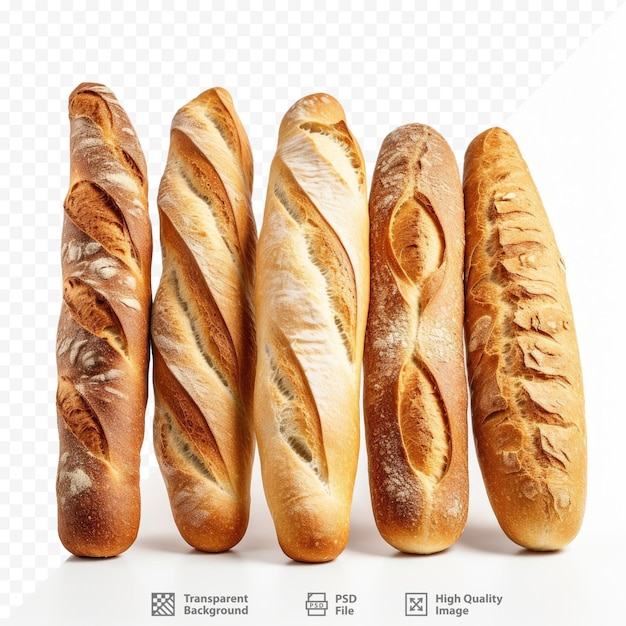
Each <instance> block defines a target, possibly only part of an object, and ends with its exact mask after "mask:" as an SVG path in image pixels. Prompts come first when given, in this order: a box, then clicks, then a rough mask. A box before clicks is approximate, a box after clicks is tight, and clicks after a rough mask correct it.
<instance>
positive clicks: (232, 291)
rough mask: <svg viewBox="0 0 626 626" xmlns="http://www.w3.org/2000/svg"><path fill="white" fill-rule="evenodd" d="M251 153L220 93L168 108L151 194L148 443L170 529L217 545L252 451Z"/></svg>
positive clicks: (233, 520)
mask: <svg viewBox="0 0 626 626" xmlns="http://www.w3.org/2000/svg"><path fill="white" fill-rule="evenodd" d="M252 170H253V162H252V153H251V149H250V144H249V142H248V138H247V135H246V133H245V130H244V128H243V126H242V124H241V122H240V120H239V117H238V116H237V113H236V111H235V109H234V106H233V102H232V99H231V97H230V94H229V93H228V92H227V91H225V90H224V89H221V88H216V89H210V90H208V91H205V92H204V93H202V94H200V95H199V96H198V97H197V98H195V99H194V100H192V101H191V102H189V103H188V104H187V105H185V106H184V107H182V108H181V109H180V110H179V111H178V112H177V113H176V115H175V117H174V119H173V122H172V128H171V142H170V149H169V154H168V159H167V165H166V167H165V171H164V174H163V177H162V179H161V184H160V187H159V193H158V206H159V217H160V230H161V245H162V252H163V274H162V276H161V280H160V283H159V287H158V289H157V293H156V295H155V299H154V305H153V313H152V329H151V330H152V345H153V353H154V393H155V416H154V429H153V437H154V447H155V452H156V455H157V459H158V462H159V466H160V469H161V472H162V475H163V478H164V480H165V484H166V487H167V491H168V494H169V499H170V505H171V509H172V513H173V515H174V520H175V522H176V525H177V527H178V530H179V531H180V533H181V535H182V537H183V538H184V539H185V541H187V542H188V543H189V544H190V545H191V546H193V547H195V548H196V549H198V550H202V551H205V552H221V551H224V550H228V549H230V548H232V547H233V546H234V545H236V544H237V543H238V542H239V541H240V539H241V538H242V537H243V535H244V533H245V531H246V528H247V525H248V516H249V508H250V478H251V471H252V462H253V458H254V433H253V426H252V413H251V402H252V386H253V382H254V369H255V368H254V362H255V357H256V349H255V335H254V313H253V307H252V291H251V290H252V285H253V280H254V255H255V248H256V226H255V223H254V217H253V214H252V208H251V196H252V176H253V171H252Z"/></svg>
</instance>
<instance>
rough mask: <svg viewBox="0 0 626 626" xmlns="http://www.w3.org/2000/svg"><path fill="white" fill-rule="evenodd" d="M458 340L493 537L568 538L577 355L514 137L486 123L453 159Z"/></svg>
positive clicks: (579, 436) (577, 519) (576, 517)
mask: <svg viewBox="0 0 626 626" xmlns="http://www.w3.org/2000/svg"><path fill="white" fill-rule="evenodd" d="M463 182H464V193H465V210H466V239H467V248H466V263H465V265H466V345H467V357H468V375H469V383H470V391H471V405H472V421H473V429H474V438H475V441H476V449H477V454H478V460H479V462H480V466H481V470H482V474H483V478H484V481H485V486H486V490H487V494H488V496H489V499H490V501H491V504H492V507H493V509H494V512H495V514H496V517H497V519H498V521H499V523H500V525H501V527H502V529H503V530H504V532H505V533H506V534H507V535H508V536H509V537H510V538H511V539H512V540H513V541H514V542H516V543H518V544H519V545H521V546H524V547H526V548H529V549H532V550H555V549H559V548H562V547H563V546H565V545H566V544H567V543H569V542H570V541H571V540H572V539H573V538H574V537H575V536H576V534H577V533H578V530H579V528H580V525H581V523H582V518H583V513H584V506H585V497H586V427H585V415H584V397H583V385H582V373H581V365H580V357H579V353H578V346H577V341H576V333H575V329H574V320H573V317H572V309H571V304H570V300H569V295H568V291H567V286H566V281H565V267H564V264H563V261H562V259H561V256H560V254H559V251H558V249H557V246H556V242H555V238H554V234H553V232H552V228H551V226H550V223H549V221H548V217H547V215H546V212H545V210H544V207H543V204H542V201H541V198H540V197H539V194H538V192H537V188H536V186H535V184H534V181H533V180H532V178H531V175H530V172H529V170H528V167H527V165H526V163H525V161H524V160H523V158H522V156H521V154H520V151H519V148H518V146H517V144H516V142H515V140H514V139H513V138H512V137H511V135H509V133H507V132H506V131H504V130H502V129H500V128H492V129H490V130H487V131H485V132H483V133H481V134H480V135H479V136H478V137H476V138H475V139H474V140H473V141H472V142H471V144H470V145H469V147H468V148H467V152H466V155H465V170H464V181H463Z"/></svg>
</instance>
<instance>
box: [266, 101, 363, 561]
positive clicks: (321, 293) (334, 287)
mask: <svg viewBox="0 0 626 626" xmlns="http://www.w3.org/2000/svg"><path fill="white" fill-rule="evenodd" d="M368 230H369V226H368V216H367V199H366V180H365V167H364V162H363V156H362V154H361V150H360V148H359V146H358V144H357V142H356V141H355V139H354V137H353V136H352V134H351V133H350V131H349V130H348V127H347V125H346V121H345V114H344V111H343V109H342V107H341V105H340V104H339V103H338V102H337V101H336V100H335V99H334V98H332V97H331V96H328V95H325V94H314V95H310V96H307V97H305V98H303V99H301V100H299V101H298V102H297V103H296V104H294V105H293V106H292V107H291V108H290V109H289V111H288V112H287V114H286V115H285V117H284V118H283V121H282V124H281V126H280V131H279V136H278V147H277V152H276V155H275V157H274V160H273V162H272V167H271V171H270V178H269V183H268V190H267V199H266V205H265V214H264V218H263V225H262V228H261V234H260V237H259V249H258V254H257V283H256V290H255V305H256V311H257V345H258V353H257V354H258V359H257V373H256V387H255V397H254V418H255V427H256V433H257V441H258V446H259V457H260V460H261V470H262V476H263V485H264V489H265V494H266V497H267V502H268V505H269V509H270V512H271V514H272V516H273V519H274V523H275V526H276V532H277V535H278V541H279V543H280V546H281V547H282V549H283V551H284V552H285V554H287V555H288V556H289V557H290V558H292V559H294V560H299V561H328V560H331V559H333V558H335V557H336V556H337V555H338V554H340V553H341V551H342V550H343V549H344V547H345V545H346V542H347V540H348V535H349V518H350V508H351V503H352V492H353V486H354V479H355V474H356V466H357V457H358V450H359V391H360V376H361V364H362V352H363V336H364V332H365V323H366V316H367V305H368V290H369V261H368V256H369V254H368Z"/></svg>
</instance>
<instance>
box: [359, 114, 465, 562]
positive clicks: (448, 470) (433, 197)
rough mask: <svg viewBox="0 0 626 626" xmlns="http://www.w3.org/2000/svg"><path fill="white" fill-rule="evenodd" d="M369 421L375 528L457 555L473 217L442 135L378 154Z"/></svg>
mask: <svg viewBox="0 0 626 626" xmlns="http://www.w3.org/2000/svg"><path fill="white" fill-rule="evenodd" d="M369 207H370V221H371V230H370V258H371V293H370V310H369V317H368V322H367V331H366V336H365V352H364V403H363V404H364V417H365V436H366V442H367V451H368V466H369V482H370V493H371V498H372V508H373V511H374V518H375V521H376V525H377V527H378V529H379V531H380V533H381V535H382V537H383V538H384V539H385V540H386V541H387V542H388V543H389V544H391V545H392V546H394V547H395V548H396V549H398V550H401V551H403V552H409V553H418V554H430V553H433V552H438V551H441V550H444V549H445V548H448V547H449V546H450V545H452V544H453V543H454V542H455V541H456V540H457V539H458V538H459V536H460V535H461V533H462V531H463V528H464V526H465V521H466V518H467V506H468V470H467V385H466V379H465V363H464V358H463V357H464V355H463V309H464V302H463V250H464V240H465V233H464V213H463V194H462V190H461V180H460V176H459V170H458V167H457V164H456V161H455V158H454V154H453V153H452V150H451V149H450V147H449V146H448V144H447V143H446V141H445V140H444V138H443V137H441V135H439V133H437V132H436V131H434V130H433V129H432V128H429V127H428V126H424V125H421V124H409V125H406V126H402V127H400V128H398V129H396V130H395V131H393V132H392V133H391V134H389V135H388V136H387V137H386V138H385V140H384V142H383V144H382V146H381V149H380V153H379V155H378V160H377V163H376V168H375V171H374V176H373V179H372V188H371V192H370V202H369Z"/></svg>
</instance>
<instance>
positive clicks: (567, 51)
mask: <svg viewBox="0 0 626 626" xmlns="http://www.w3.org/2000/svg"><path fill="white" fill-rule="evenodd" d="M521 4H522V3H519V5H520V6H516V7H515V10H512V9H511V8H510V7H509V5H508V4H507V3H502V2H495V1H479V0H470V1H468V2H463V3H460V2H454V1H453V0H444V1H443V2H434V0H427V1H426V2H421V3H415V2H413V1H409V0H392V1H391V2H388V3H386V4H385V5H384V8H383V5H382V4H380V5H379V6H377V5H376V4H375V3H371V2H353V3H350V5H349V6H350V8H345V7H344V5H341V7H340V6H339V4H338V3H337V2H329V1H326V0H320V2H316V3H315V4H312V5H310V6H309V7H306V8H303V9H299V8H295V7H296V4H294V3H288V2H286V1H285V0H280V1H279V2H275V3H269V2H267V3H254V2H252V1H251V0H228V1H226V0H222V1H221V2H212V3H210V8H209V5H207V3H205V2H200V0H182V1H181V0H176V1H175V0H163V1H161V2H150V3H145V2H143V3H142V2H138V1H132V0H127V1H122V0H111V1H110V2H107V3H104V4H102V5H101V6H100V5H97V4H94V3H88V2H86V1H85V0H78V1H76V2H73V3H67V2H63V1H62V0H50V1H49V2H47V3H40V2H36V0H20V1H19V2H18V1H17V0H8V1H7V2H5V3H3V4H2V7H1V8H0V90H1V91H2V93H3V94H4V97H3V98H1V99H0V114H1V115H2V119H3V124H1V125H0V144H1V145H2V146H3V149H2V151H0V207H1V208H0V223H1V225H2V228H0V302H2V304H1V305H0V374H2V375H0V393H1V394H2V397H3V402H2V404H0V411H1V412H2V415H0V419H1V420H2V423H3V425H4V428H2V429H1V430H0V459H1V460H0V463H1V464H2V465H1V466H0V546H2V547H1V549H0V617H7V616H8V615H9V613H10V609H11V607H12V606H15V605H18V604H20V603H21V602H22V600H23V597H24V594H25V593H28V592H30V591H32V589H33V586H34V585H35V583H36V582H37V581H41V580H43V579H45V578H46V576H47V575H48V572H49V570H50V568H52V567H55V566H56V565H57V564H59V563H60V562H61V561H62V559H64V558H66V556H67V554H66V553H65V552H64V551H63V549H62V548H61V547H60V545H59V542H58V538H57V534H56V503H55V495H54V483H55V472H56V462H57V444H56V441H57V433H56V417H55V409H54V405H55V390H56V368H55V356H54V354H55V350H54V347H55V333H56V323H57V316H58V311H59V307H60V301H61V300H60V293H61V287H60V265H59V263H60V252H59V246H60V244H59V242H60V235H61V225H62V204H63V198H64V196H65V194H66V192H67V184H68V161H69V153H68V144H69V140H68V135H69V124H68V118H67V97H68V95H69V93H70V92H71V90H72V89H73V88H74V87H75V86H76V85H77V84H78V83H79V82H81V81H84V80H93V81H98V82H103V83H105V84H107V85H109V86H110V87H111V88H112V89H113V91H114V92H115V93H116V95H117V96H118V98H119V100H120V102H121V103H122V105H123V106H124V107H125V108H126V110H127V112H128V114H129V116H130V118H131V120H132V121H133V123H134V125H135V127H136V130H137V133H138V135H139V138H140V140H141V143H142V146H143V148H144V151H145V153H146V158H147V162H148V169H149V176H150V179H149V183H150V202H151V214H152V217H153V220H154V224H155V243H156V244H157V245H156V247H155V255H154V274H153V275H154V280H155V284H156V281H157V279H158V277H159V276H160V263H161V260H160V254H159V249H158V234H157V233H158V231H157V228H158V219H157V213H156V192H157V189H158V185H159V178H160V175H161V173H162V171H163V167H164V164H165V160H166V157H167V148H168V143H169V127H170V123H171V119H172V116H173V114H174V113H175V111H176V110H177V109H178V108H179V107H180V106H182V105H183V104H184V103H185V102H187V101H188V100H190V99H191V98H193V97H195V96H196V95H197V94H198V93H199V92H200V91H202V90H204V89H206V88H208V87H211V86H215V85H221V86H223V87H225V88H227V89H228V90H229V91H230V92H231V94H232V96H233V99H234V102H235V104H236V106H237V109H238V112H239V115H240V117H241V119H242V121H243V123H244V125H245V126H246V128H247V130H248V133H249V136H250V140H251V144H252V148H253V154H254V158H255V163H254V165H255V182H254V195H253V202H254V207H255V215H256V218H257V223H259V224H260V221H261V215H262V211H263V204H264V196H265V185H266V181H267V177H268V173H269V167H270V163H271V160H272V157H273V154H274V150H275V147H276V137H277V130H278V125H279V123H280V120H281V117H282V115H283V114H284V112H285V111H286V110H287V108H288V107H289V106H290V105H291V104H292V103H293V102H294V101H295V100H297V99H298V98H300V97H302V96H303V95H306V94H307V93H311V92H314V91H327V92H329V93H331V94H333V95H334V96H335V97H337V98H338V99H339V100H340V101H341V102H342V104H343V105H344V108H345V109H346V114H347V119H348V122H349V124H350V126H351V128H352V130H353V132H354V134H355V135H356V137H357V138H358V140H359V141H360V143H361V147H362V149H363V152H364V155H365V158H366V162H367V167H368V171H369V173H371V171H372V170H373V167H374V163H375V160H376V156H377V153H378V149H379V147H380V144H381V142H382V140H383V138H384V137H385V135H386V134H387V133H388V132H390V131H391V130H393V129H394V128H395V127H397V126H399V125H400V124H404V123H409V122H415V121H420V122H424V123H427V124H430V125H432V126H434V127H435V128H437V129H438V130H439V131H440V132H441V133H442V134H443V135H444V137H446V138H447V139H448V141H449V142H450V144H451V145H452V147H453V149H454V150H455V153H456V154H457V156H458V159H459V160H460V159H461V158H462V153H463V150H464V148H465V146H466V145H467V142H468V140H469V139H470V138H471V137H473V136H474V135H476V134H477V133H478V132H480V131H481V130H483V129H484V128H485V127H487V126H491V125H496V124H502V123H503V122H505V121H506V118H507V116H509V115H510V114H511V113H513V112H514V111H515V110H516V109H517V108H518V107H519V106H520V105H521V104H522V103H523V102H524V101H526V100H527V99H528V98H529V97H531V95H532V94H533V92H534V91H535V90H537V89H538V88H539V87H540V86H541V85H542V83H543V82H544V81H545V80H546V79H547V78H548V77H549V76H550V75H551V74H552V73H554V72H555V71H556V70H557V68H558V67H559V66H560V65H561V64H563V63H564V62H566V61H567V59H568V58H569V56H570V55H571V54H573V53H574V52H575V51H576V50H577V49H578V48H579V47H580V46H581V45H582V43H583V42H584V41H585V40H586V39H587V38H588V37H590V36H592V35H593V33H594V31H595V30H596V29H597V28H598V27H599V26H601V25H602V24H603V23H604V22H605V21H606V20H607V19H609V17H610V16H611V14H612V13H613V12H614V11H617V10H618V9H620V7H621V5H622V4H623V2H621V1H619V0H609V1H607V2H603V3H598V2H591V1H581V2H577V3H574V4H575V5H576V8H575V9H573V8H572V3H570V2H566V1H565V0H557V1H556V2H553V3H549V5H548V4H547V3H541V2H539V1H538V0H531V1H530V2H527V3H523V6H521ZM151 411H152V404H151V403H150V404H149V406H148V411H147V424H146V433H147V437H146V440H147V444H146V445H145V446H144V452H143V456H142V473H143V475H144V476H145V475H146V474H147V473H149V472H150V471H154V470H155V468H156V462H155V460H154V455H153V454H152V451H151V444H150V435H149V433H150V426H151ZM163 506H164V509H165V508H166V507H167V503H164V505H163ZM164 606H165V605H164Z"/></svg>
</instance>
